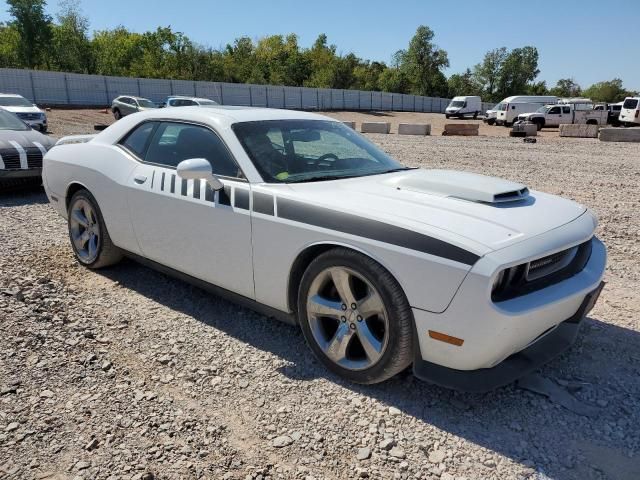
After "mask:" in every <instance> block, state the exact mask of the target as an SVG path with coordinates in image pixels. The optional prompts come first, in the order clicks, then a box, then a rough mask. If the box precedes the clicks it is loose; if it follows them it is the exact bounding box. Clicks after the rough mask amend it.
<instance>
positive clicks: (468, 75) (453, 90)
mask: <svg viewBox="0 0 640 480" xmlns="http://www.w3.org/2000/svg"><path fill="white" fill-rule="evenodd" d="M447 84H448V88H449V96H450V97H455V96H456V95H482V86H481V85H480V84H479V83H478V82H477V81H476V78H475V76H474V74H473V72H471V70H470V69H469V68H467V70H466V71H465V72H464V73H462V74H460V73H454V74H453V75H451V76H450V77H449V80H447Z"/></svg>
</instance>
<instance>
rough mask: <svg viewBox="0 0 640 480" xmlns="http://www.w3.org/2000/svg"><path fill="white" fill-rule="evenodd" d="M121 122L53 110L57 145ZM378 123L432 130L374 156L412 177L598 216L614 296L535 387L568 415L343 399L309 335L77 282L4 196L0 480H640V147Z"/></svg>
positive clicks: (45, 219) (608, 294) (146, 279)
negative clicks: (549, 388) (491, 184)
mask: <svg viewBox="0 0 640 480" xmlns="http://www.w3.org/2000/svg"><path fill="white" fill-rule="evenodd" d="M330 114H331V115H332V116H336V117H337V118H340V119H344V120H355V121H357V122H360V121H361V120H362V119H364V118H368V117H365V116H364V114H361V113H352V112H343V113H330ZM415 115H419V117H415ZM111 118H112V117H111V116H110V115H108V114H104V113H99V112H97V111H91V112H86V111H85V112H82V111H73V112H69V111H67V112H64V111H53V112H51V114H50V123H51V131H52V135H56V136H58V135H66V134H74V133H78V134H79V133H92V132H93V124H94V123H107V122H110V121H111ZM371 118H376V119H379V118H380V117H379V116H377V115H372V116H371ZM385 118H393V120H391V121H392V122H398V121H405V120H408V121H413V120H412V119H417V118H424V119H425V120H427V119H428V121H429V122H431V123H432V125H433V126H434V127H433V128H434V135H433V136H430V137H409V136H398V135H370V136H369V137H368V138H370V139H371V140H372V141H374V142H375V143H377V144H378V145H379V146H380V147H381V148H383V149H384V150H386V151H387V152H389V153H390V154H392V155H393V156H394V157H395V158H397V159H399V160H400V161H402V162H403V163H405V164H406V165H410V166H420V167H424V168H452V169H460V170H468V171H474V172H478V173H483V174H487V175H495V176H500V177H505V178H509V179H512V180H516V181H520V182H522V183H525V184H526V185H527V186H529V187H530V188H532V189H537V190H544V191H546V192H549V193H554V194H557V195H562V196H564V197H567V198H571V199H574V200H576V201H578V202H580V203H583V204H585V205H587V206H588V207H590V208H592V209H593V210H594V211H595V213H596V214H597V215H598V217H599V220H600V224H599V227H598V231H597V235H598V236H599V237H600V238H601V239H602V240H603V241H604V243H605V244H606V245H607V248H608V252H609V264H608V268H607V273H606V278H605V280H606V281H607V285H606V287H605V289H604V291H603V293H602V296H601V298H600V300H599V302H598V304H597V305H596V307H595V309H594V310H593V311H592V312H591V314H590V315H589V318H587V319H586V320H585V322H584V324H583V326H582V329H581V333H580V335H579V337H578V340H577V342H576V343H575V345H573V346H572V347H571V348H570V349H569V350H568V351H567V352H566V353H564V354H563V355H561V356H560V357H559V358H557V359H555V360H553V361H552V362H550V363H549V364H548V365H546V366H544V367H543V368H542V369H541V370H540V372H539V375H540V376H541V377H542V378H544V379H546V380H548V381H549V382H550V383H551V384H552V385H553V386H554V388H555V389H556V390H557V391H558V392H559V393H558V396H555V395H554V396H552V398H547V397H545V396H542V395H538V394H535V393H532V392H530V391H528V390H524V389H521V388H518V387H516V386H514V385H510V386H508V387H505V388H501V389H498V390H496V391H494V392H491V393H489V394H484V395H478V394H462V393H457V392H452V391H450V390H447V389H443V388H439V387H434V386H432V385H429V384H426V383H424V382H421V381H418V380H416V379H415V378H413V377H412V375H410V374H409V373H405V374H401V375H398V376H397V377H395V378H393V379H391V380H389V381H387V382H384V383H383V384H380V385H374V386H357V385H353V384H349V383H347V382H344V381H342V380H341V379H339V378H337V377H335V376H333V375H331V374H330V373H328V372H327V371H326V370H325V369H324V368H323V367H322V365H321V364H319V363H318V362H317V361H316V360H315V359H314V358H313V357H312V355H311V353H310V351H309V350H308V348H307V347H306V345H305V343H304V339H303V337H302V335H301V333H300V332H299V330H298V329H297V328H294V327H291V326H288V325H284V324H281V323H278V322H277V321H274V320H270V319H268V318H265V317H263V316H260V315H258V314H255V313H253V312H251V311H249V310H246V309H244V308H241V307H239V306H236V305H234V304H231V303H228V302H226V301H223V300H221V299H219V298H216V297H214V296H212V295H210V294H207V293H205V292H203V291H201V290H198V289H196V288H193V287H191V286H189V285H186V284H185V283H182V282H180V281H177V280H173V279H170V278H168V277H165V276H164V275H161V274H159V273H156V272H154V271H151V270H149V269H147V268H145V267H142V266H140V265H138V264H136V263H133V262H131V261H125V262H123V263H122V264H120V265H117V266H115V267H112V268H109V269H106V270H100V271H89V270H87V269H85V268H82V267H80V266H79V265H78V264H77V263H76V262H75V261H74V258H73V256H72V253H71V248H70V246H69V239H68V234H67V227H66V223H65V222H64V220H63V219H62V218H60V217H59V216H58V215H57V214H56V213H55V212H54V211H53V209H52V208H51V207H50V206H49V205H48V204H47V199H46V196H45V195H44V194H43V192H42V191H41V190H37V189H36V190H33V191H26V192H16V193H12V194H4V195H0V342H1V343H2V345H3V346H2V348H0V478H1V479H2V480H4V479H11V480H14V479H15V480H18V479H19V480H23V479H45V478H46V479H56V480H60V479H74V480H89V479H111V480H116V479H123V480H124V479H126V480H153V479H192V478H198V479H200V478H207V479H227V480H229V479H256V480H257V479H263V480H266V479H276V478H282V479H306V480H311V479H325V478H326V479H352V478H375V479H385V480H386V479H429V480H437V479H440V480H487V479H491V480H505V479H508V480H525V479H527V480H549V479H553V480H604V479H609V480H638V479H639V478H640V295H639V294H638V292H640V189H639V188H638V185H639V183H640V145H638V144H622V143H619V144H618V143H603V142H599V141H597V140H592V139H564V138H562V139H561V138H559V137H558V138H556V137H557V132H549V133H548V134H547V133H546V132H545V133H544V134H543V135H542V136H541V137H539V138H538V142H537V143H536V144H526V143H523V141H522V139H519V138H504V135H503V133H504V132H506V131H507V129H505V128H504V127H485V126H483V127H481V132H496V135H495V136H491V135H490V134H489V133H487V134H484V133H483V135H482V136H479V137H443V136H440V135H438V133H437V130H436V129H437V128H442V127H441V126H440V127H437V125H438V123H436V122H438V121H439V122H440V123H439V125H442V123H444V117H443V116H437V115H427V114H425V115H424V116H422V115H421V114H393V115H392V116H390V117H385ZM417 121H419V120H417ZM456 121H457V120H456ZM554 135H555V137H554ZM563 405H565V406H563ZM566 405H569V407H570V408H566ZM577 406H578V407H580V408H576V407H577ZM580 409H582V410H586V411H587V412H588V413H587V414H584V413H583V414H580V413H576V410H580Z"/></svg>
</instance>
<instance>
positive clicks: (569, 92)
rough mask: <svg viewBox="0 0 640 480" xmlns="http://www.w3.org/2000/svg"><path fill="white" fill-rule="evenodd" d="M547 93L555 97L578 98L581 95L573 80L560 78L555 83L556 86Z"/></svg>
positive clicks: (580, 90)
mask: <svg viewBox="0 0 640 480" xmlns="http://www.w3.org/2000/svg"><path fill="white" fill-rule="evenodd" d="M549 93H550V94H551V95H555V96H556V97H565V98H571V97H579V96H580V95H582V88H580V85H578V84H577V83H576V82H575V80H574V79H573V78H561V79H560V80H558V82H557V83H556V86H555V87H553V88H552V89H551V90H549Z"/></svg>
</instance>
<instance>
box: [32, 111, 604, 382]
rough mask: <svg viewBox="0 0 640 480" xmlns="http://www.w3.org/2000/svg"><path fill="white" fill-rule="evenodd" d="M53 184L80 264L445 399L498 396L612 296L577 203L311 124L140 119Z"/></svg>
mask: <svg viewBox="0 0 640 480" xmlns="http://www.w3.org/2000/svg"><path fill="white" fill-rule="evenodd" d="M43 178H44V185H45V188H46V192H47V195H48V198H49V200H50V202H51V204H52V205H53V207H54V208H55V209H56V210H57V211H58V212H59V213H60V215H62V216H63V217H64V218H66V219H67V221H68V227H69V237H70V241H71V246H72V248H73V251H74V253H75V256H76V257H77V259H78V261H79V262H80V263H81V264H83V265H85V266H87V267H89V268H100V267H105V266H108V265H112V264H114V263H116V262H117V261H118V260H120V259H121V258H122V256H123V255H126V256H129V257H132V258H134V259H137V260H139V261H141V262H142V263H145V264H148V265H150V266H153V267H155V268H158V269H159V270H161V271H164V272H166V273H169V274H173V275H176V276H178V277H180V278H183V279H185V280H187V281H190V282H192V283H195V284H196V285H199V286H201V287H203V288H207V289H209V290H211V291H213V292H214V293H216V294H218V295H221V296H225V297H227V298H229V297H230V298H231V299H232V300H235V301H238V302H241V303H243V304H245V305H248V306H250V307H252V308H254V309H256V310H258V311H260V312H263V313H265V314H266V315H268V316H272V317H276V318H279V319H282V320H285V321H289V322H292V323H295V324H298V325H300V327H301V328H302V331H303V333H304V336H305V338H306V340H307V342H308V344H309V346H310V348H311V350H312V351H313V353H314V354H315V355H316V356H317V357H318V358H319V359H320V360H321V361H322V362H323V363H324V364H325V365H326V366H327V367H328V368H329V369H330V370H332V371H334V372H335V373H337V374H339V375H341V376H343V377H345V378H347V379H349V380H351V381H354V382H359V383H375V382H380V381H383V380H385V379H388V378H389V377H391V376H393V375H395V374H397V373H398V372H400V371H402V370H404V369H406V368H407V367H408V366H410V365H413V371H414V373H415V375H417V376H418V377H419V378H422V379H424V380H427V381H430V382H433V383H436V384H439V385H443V386H447V387H451V388H457V389H462V390H468V391H486V390H489V389H492V388H495V387H498V386H501V385H505V384H507V383H510V382H512V381H513V380H515V379H516V378H518V377H519V376H521V375H523V374H525V373H527V372H530V371H532V370H533V369H536V368H538V367H539V366H540V365H542V364H543V363H545V362H547V361H549V360H550V359H551V358H553V357H554V356H556V355H558V354H559V353H560V352H562V351H563V350H564V349H566V348H567V347H568V346H570V345H571V344H572V342H573V341H574V340H575V338H576V335H577V332H578V329H579V326H580V323H581V320H582V319H583V317H584V316H585V315H586V314H587V313H588V312H589V310H590V309H591V308H592V307H593V305H594V303H595V301H596V300H597V297H598V294H599V293H600V290H601V288H602V277H603V274H604V270H605V264H606V250H605V247H604V245H603V244H602V243H601V242H600V241H599V240H598V239H597V238H596V237H595V236H594V230H595V228H596V223H597V222H596V218H595V217H594V215H593V214H592V213H591V212H590V211H589V210H588V209H587V208H585V207H584V206H581V205H578V204H576V203H574V202H572V201H569V200H565V199H562V198H559V197H556V196H552V195H548V194H545V193H542V192H536V191H530V190H529V189H528V188H527V187H526V186H525V185H522V184H519V183H514V182H510V181H506V180H501V179H498V178H492V177H487V176H482V175H476V174H470V173H464V172H457V171H446V170H423V169H416V168H406V167H404V166H403V165H402V164H400V163H399V162H397V161H396V160H394V159H392V158H390V157H389V156H388V155H387V154H385V153H384V152H382V151H381V150H379V149H378V148H377V147H376V146H374V145H373V144H372V143H371V142H369V141H368V140H367V139H366V138H364V137H363V136H361V135H360V134H358V133H356V132H355V131H353V130H352V129H350V128H348V127H346V126H345V125H343V124H342V123H340V122H338V121H335V120H333V119H331V118H327V117H324V116H321V115H316V114H312V113H304V112H293V111H287V110H273V109H257V108H242V107H222V106H218V107H211V108H192V107H185V108H176V109H162V110H152V111H148V112H143V113H137V114H134V115H130V116H127V117H125V118H124V119H122V120H120V121H119V122H117V123H116V124H114V125H112V126H110V127H109V128H107V129H106V130H104V131H103V132H101V133H100V134H98V135H96V136H81V137H67V138H63V139H62V140H60V141H59V142H58V144H57V146H55V147H54V148H53V149H52V150H51V151H49V152H48V153H47V155H46V157H45V161H44V169H43ZM246 328H251V325H250V324H247V325H246Z"/></svg>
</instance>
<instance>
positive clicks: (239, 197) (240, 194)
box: [233, 188, 249, 210]
mask: <svg viewBox="0 0 640 480" xmlns="http://www.w3.org/2000/svg"><path fill="white" fill-rule="evenodd" d="M235 191H236V194H235V200H234V201H233V206H234V207H236V208H242V209H243V210H249V190H244V189H243V188H236V189H235Z"/></svg>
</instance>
